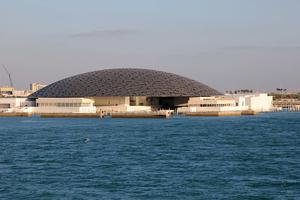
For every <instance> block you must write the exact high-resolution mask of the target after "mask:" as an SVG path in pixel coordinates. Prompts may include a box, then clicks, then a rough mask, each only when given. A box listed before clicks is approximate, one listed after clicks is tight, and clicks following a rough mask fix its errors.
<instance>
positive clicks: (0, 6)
mask: <svg viewBox="0 0 300 200" xmlns="http://www.w3.org/2000/svg"><path fill="white" fill-rule="evenodd" d="M0 63H3V64H5V65H7V66H8V68H9V69H10V71H11V72H12V75H13V79H14V83H15V85H16V86H17V87H19V88H27V87H28V84H29V83H30V82H42V83H51V82H54V81H56V80H59V79H61V78H64V77H67V76H70V75H75V74H78V73H82V72H86V71H92V70H98V69H103V68H113V67H141V68H150V69H158V70H165V71H170V72H174V73H177V74H181V75H184V76H187V77H190V78H193V79H195V80H198V81H201V82H204V83H206V84H208V85H211V86H213V87H215V88H217V89H219V90H222V91H225V90H229V89H243V88H249V89H255V90H261V91H264V90H273V89H275V88H277V87H283V88H290V89H300V1H299V0H251V1H250V0H147V1H146V0H126V1H121V0H119V1H116V0H107V1H102V0H81V1H79V0H51V1H50V0H49V1H41V0H26V1H20V0H0ZM7 84H8V80H7V77H6V75H5V74H4V71H3V70H2V69H0V85H7Z"/></svg>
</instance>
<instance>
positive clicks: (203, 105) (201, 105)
mask: <svg viewBox="0 0 300 200" xmlns="http://www.w3.org/2000/svg"><path fill="white" fill-rule="evenodd" d="M190 106H196V107H226V106H232V104H230V103H228V104H191V105H190Z"/></svg>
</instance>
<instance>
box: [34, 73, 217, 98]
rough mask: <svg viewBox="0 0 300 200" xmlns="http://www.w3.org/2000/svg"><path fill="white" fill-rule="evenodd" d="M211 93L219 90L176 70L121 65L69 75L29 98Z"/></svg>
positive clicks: (188, 95) (196, 94) (176, 95)
mask: <svg viewBox="0 0 300 200" xmlns="http://www.w3.org/2000/svg"><path fill="white" fill-rule="evenodd" d="M214 95H221V93H220V92H218V91H217V90H215V89H213V88H211V87H209V86H207V85H205V84H203V83H200V82H197V81H194V80H192V79H189V78H185V77H182V76H179V75H176V74H172V73H167V72H162V71H156V70H149V69H137V68H122V69H105V70H99V71H94V72H88V73H84V74H79V75H76V76H72V77H69V78H66V79H63V80H60V81H57V82H55V83H52V84H50V85H48V86H47V87H44V88H42V89H41V90H38V91H37V92H35V93H33V94H32V95H30V96H29V98H41V97H44V98H68V97H99V96H148V97H193V96H214Z"/></svg>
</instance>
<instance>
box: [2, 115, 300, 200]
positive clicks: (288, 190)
mask: <svg viewBox="0 0 300 200" xmlns="http://www.w3.org/2000/svg"><path fill="white" fill-rule="evenodd" d="M86 138H89V141H85V139H86ZM0 199H172V200H173V199H300V113H270V114H261V115H258V116H254V117H253V116H243V117H220V118H214V117H213V118H207V117H202V118H201V117H199V118H173V119H103V120H100V119H40V118H0Z"/></svg>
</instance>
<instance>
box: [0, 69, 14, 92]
mask: <svg viewBox="0 0 300 200" xmlns="http://www.w3.org/2000/svg"><path fill="white" fill-rule="evenodd" d="M2 67H3V69H4V71H5V72H6V73H7V75H8V78H9V83H10V87H14V84H13V81H12V78H11V74H10V72H9V71H8V69H7V68H6V67H5V65H3V64H2Z"/></svg>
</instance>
